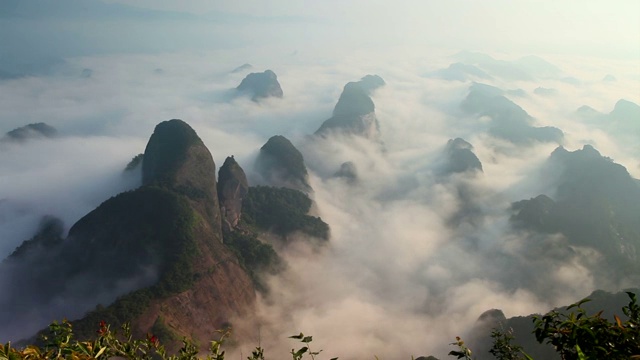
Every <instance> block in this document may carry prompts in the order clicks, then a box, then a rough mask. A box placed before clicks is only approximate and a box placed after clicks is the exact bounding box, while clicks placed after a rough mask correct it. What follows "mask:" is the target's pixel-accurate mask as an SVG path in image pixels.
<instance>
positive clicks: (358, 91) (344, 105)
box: [315, 75, 385, 141]
mask: <svg viewBox="0 0 640 360" xmlns="http://www.w3.org/2000/svg"><path fill="white" fill-rule="evenodd" d="M384 84H385V82H384V80H382V78H381V77H379V76H377V75H367V76H365V77H363V78H362V79H361V80H360V81H358V82H350V83H347V85H345V87H344V90H343V91H342V94H341V95H340V98H339V99H338V103H337V104H336V106H335V108H334V109H333V116H332V117H331V118H330V119H328V120H326V121H325V122H323V123H322V125H321V126H320V128H319V129H318V130H317V131H316V132H315V134H316V135H321V136H325V135H327V134H329V133H331V132H338V133H342V134H352V135H358V136H362V137H365V138H367V139H371V140H375V141H379V140H380V124H379V123H378V118H377V117H376V114H375V105H374V103H373V100H371V97H370V95H371V93H372V92H373V91H374V90H375V89H377V88H379V87H381V86H383V85H384Z"/></svg>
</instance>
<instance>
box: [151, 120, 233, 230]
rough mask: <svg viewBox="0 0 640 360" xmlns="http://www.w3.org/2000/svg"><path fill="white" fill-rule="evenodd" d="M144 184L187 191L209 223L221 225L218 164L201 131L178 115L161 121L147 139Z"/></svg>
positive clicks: (182, 192) (188, 196) (186, 193)
mask: <svg viewBox="0 0 640 360" xmlns="http://www.w3.org/2000/svg"><path fill="white" fill-rule="evenodd" d="M142 184H143V185H159V186H161V187H165V188H168V189H170V190H172V191H175V192H177V193H180V194H182V195H185V196H186V197H187V198H189V200H191V201H192V202H194V204H193V205H194V206H195V207H196V208H197V209H198V210H200V213H201V214H202V215H203V216H205V217H206V218H207V219H209V221H210V223H211V224H212V225H213V226H215V227H219V226H220V224H219V222H220V218H219V212H218V211H213V210H212V209H217V208H218V195H217V185H216V165H215V163H214V161H213V157H212V156H211V153H210V152H209V150H208V149H207V147H206V146H205V145H204V143H203V142H202V140H201V139H200V137H198V134H196V132H195V131H194V130H193V129H192V128H191V126H189V124H187V123H186V122H184V121H182V120H178V119H173V120H168V121H164V122H161V123H160V124H158V125H157V126H156V128H155V130H154V132H153V135H151V138H150V139H149V142H148V143H147V147H146V149H145V151H144V161H143V162H142Z"/></svg>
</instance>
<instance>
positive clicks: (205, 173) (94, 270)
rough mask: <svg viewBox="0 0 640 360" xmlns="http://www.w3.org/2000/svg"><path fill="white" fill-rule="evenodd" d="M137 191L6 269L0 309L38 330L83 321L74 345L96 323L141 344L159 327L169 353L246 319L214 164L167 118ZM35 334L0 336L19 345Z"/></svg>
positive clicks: (9, 322) (243, 278) (242, 278)
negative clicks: (7, 286) (6, 289)
mask: <svg viewBox="0 0 640 360" xmlns="http://www.w3.org/2000/svg"><path fill="white" fill-rule="evenodd" d="M143 183H144V184H143V186H142V187H140V188H138V189H136V190H134V191H129V192H126V193H122V194H119V195H117V196H115V197H113V198H111V199H109V200H107V201H105V202H104V203H102V204H101V205H100V206H99V207H98V208H96V209H95V210H94V211H92V212H90V213H89V214H87V215H86V216H85V217H83V218H82V219H80V220H79V221H78V222H77V223H76V224H74V225H73V226H72V228H71V229H70V231H69V235H68V237H67V238H66V240H65V241H64V242H62V243H61V244H60V245H59V246H57V247H53V248H51V247H50V248H49V249H47V251H38V249H35V250H34V251H27V252H25V253H24V254H22V255H21V256H20V259H12V258H10V259H7V260H6V261H5V262H3V263H2V266H1V267H0V276H2V277H4V276H5V275H9V276H10V277H11V278H12V279H13V281H14V282H15V286H13V287H12V288H11V290H12V291H11V293H10V294H9V295H8V296H6V294H5V296H4V297H2V298H0V305H2V306H3V307H4V306H7V307H6V308H12V309H31V311H32V312H36V315H38V316H39V317H40V318H39V319H38V322H36V323H35V325H34V326H36V329H37V328H42V327H43V326H45V325H46V324H47V323H48V322H50V321H51V320H53V319H56V318H61V317H67V318H72V319H73V318H80V319H79V320H77V321H75V325H74V327H75V328H76V329H77V332H78V333H79V335H80V336H81V337H83V336H90V335H92V334H93V333H95V330H96V324H97V323H98V322H99V321H102V320H104V321H108V322H111V323H112V324H114V326H118V324H121V323H123V322H130V323H131V324H132V330H133V332H134V334H137V335H140V336H144V335H145V334H146V333H148V332H151V330H152V328H154V326H155V327H156V328H157V327H159V326H161V327H163V328H164V329H168V330H167V331H165V334H164V335H163V336H164V337H165V339H164V340H166V341H168V342H169V344H170V346H175V345H177V344H178V342H179V340H180V339H181V338H182V337H183V336H187V337H191V338H194V339H195V340H196V341H199V342H200V343H201V344H206V342H207V341H208V340H209V339H210V338H211V337H212V336H213V334H214V331H215V330H216V329H219V328H222V327H225V326H228V325H229V324H230V321H231V319H232V318H233V317H234V316H237V315H242V314H246V313H247V311H250V309H251V305H252V304H253V302H254V301H255V288H254V286H253V283H252V281H251V278H250V277H249V276H248V274H247V273H246V271H245V270H244V268H243V266H242V265H241V264H240V261H239V260H238V257H237V256H236V255H235V254H234V253H233V252H232V251H231V250H230V249H229V248H227V247H226V246H225V245H223V244H222V230H221V224H220V219H221V216H220V210H219V204H218V197H217V189H216V177H215V164H214V162H213V159H212V157H211V154H210V153H209V151H208V150H207V148H206V147H205V146H204V144H203V143H202V141H201V140H200V138H199V137H198V136H197V134H196V133H195V131H193V129H191V127H189V125H187V124H186V123H184V122H183V121H181V120H170V121H166V122H163V123H160V124H159V125H158V126H157V127H156V129H155V131H154V133H153V135H152V136H151V138H150V140H149V143H148V144H147V147H146V149H145V153H144V162H143ZM27 269H28V271H27ZM25 283H26V284H27V285H26V286H25V285H24V284H25ZM116 298H117V300H116ZM114 300H116V301H115V302H114ZM60 304H62V305H60ZM91 309H94V311H92V312H91V313H89V314H87V315H84V314H85V312H86V311H88V310H91ZM18 313H19V314H20V316H16V315H12V314H3V315H2V316H1V317H0V324H1V325H2V326H0V327H3V328H4V327H10V326H15V325H17V324H18V323H19V322H24V321H25V319H24V316H25V315H24V313H20V312H19V311H18ZM36 329H33V328H31V329H26V330H25V331H24V332H22V333H20V334H16V333H10V334H4V333H3V334H2V335H3V338H9V339H11V338H14V339H16V336H25V335H29V334H30V333H33V332H34V331H35V330H36Z"/></svg>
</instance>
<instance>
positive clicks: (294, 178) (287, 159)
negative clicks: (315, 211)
mask: <svg viewBox="0 0 640 360" xmlns="http://www.w3.org/2000/svg"><path fill="white" fill-rule="evenodd" d="M255 168H256V171H257V172H258V174H260V175H261V176H262V179H263V180H264V182H265V183H266V184H267V185H270V186H277V187H287V188H291V189H294V190H299V191H302V192H304V193H308V192H311V191H312V189H311V185H309V174H308V173H307V167H306V165H305V164H304V158H303V157H302V154H301V153H300V151H299V150H298V149H296V147H295V146H293V144H292V143H291V141H289V139H287V138H286V137H284V136H281V135H276V136H272V137H271V138H270V139H269V140H268V141H267V142H266V143H265V144H264V145H263V146H262V147H261V148H260V153H259V154H258V157H257V158H256V162H255Z"/></svg>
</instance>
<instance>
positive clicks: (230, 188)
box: [218, 156, 249, 231]
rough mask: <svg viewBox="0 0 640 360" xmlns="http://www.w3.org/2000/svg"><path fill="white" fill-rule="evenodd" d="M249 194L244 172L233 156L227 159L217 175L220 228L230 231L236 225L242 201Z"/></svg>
mask: <svg viewBox="0 0 640 360" xmlns="http://www.w3.org/2000/svg"><path fill="white" fill-rule="evenodd" d="M248 192H249V183H248V181H247V176H246V175H245V173H244V170H242V168H241V167H240V165H238V163H237V162H236V160H235V159H234V158H233V156H230V157H227V159H226V160H225V161H224V164H222V166H221V167H220V171H219V173H218V199H219V200H220V210H221V212H222V227H223V229H224V230H225V231H230V230H232V229H233V228H235V227H236V226H237V225H238V221H240V215H241V210H242V200H243V199H244V197H245V196H246V195H247V193H248Z"/></svg>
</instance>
